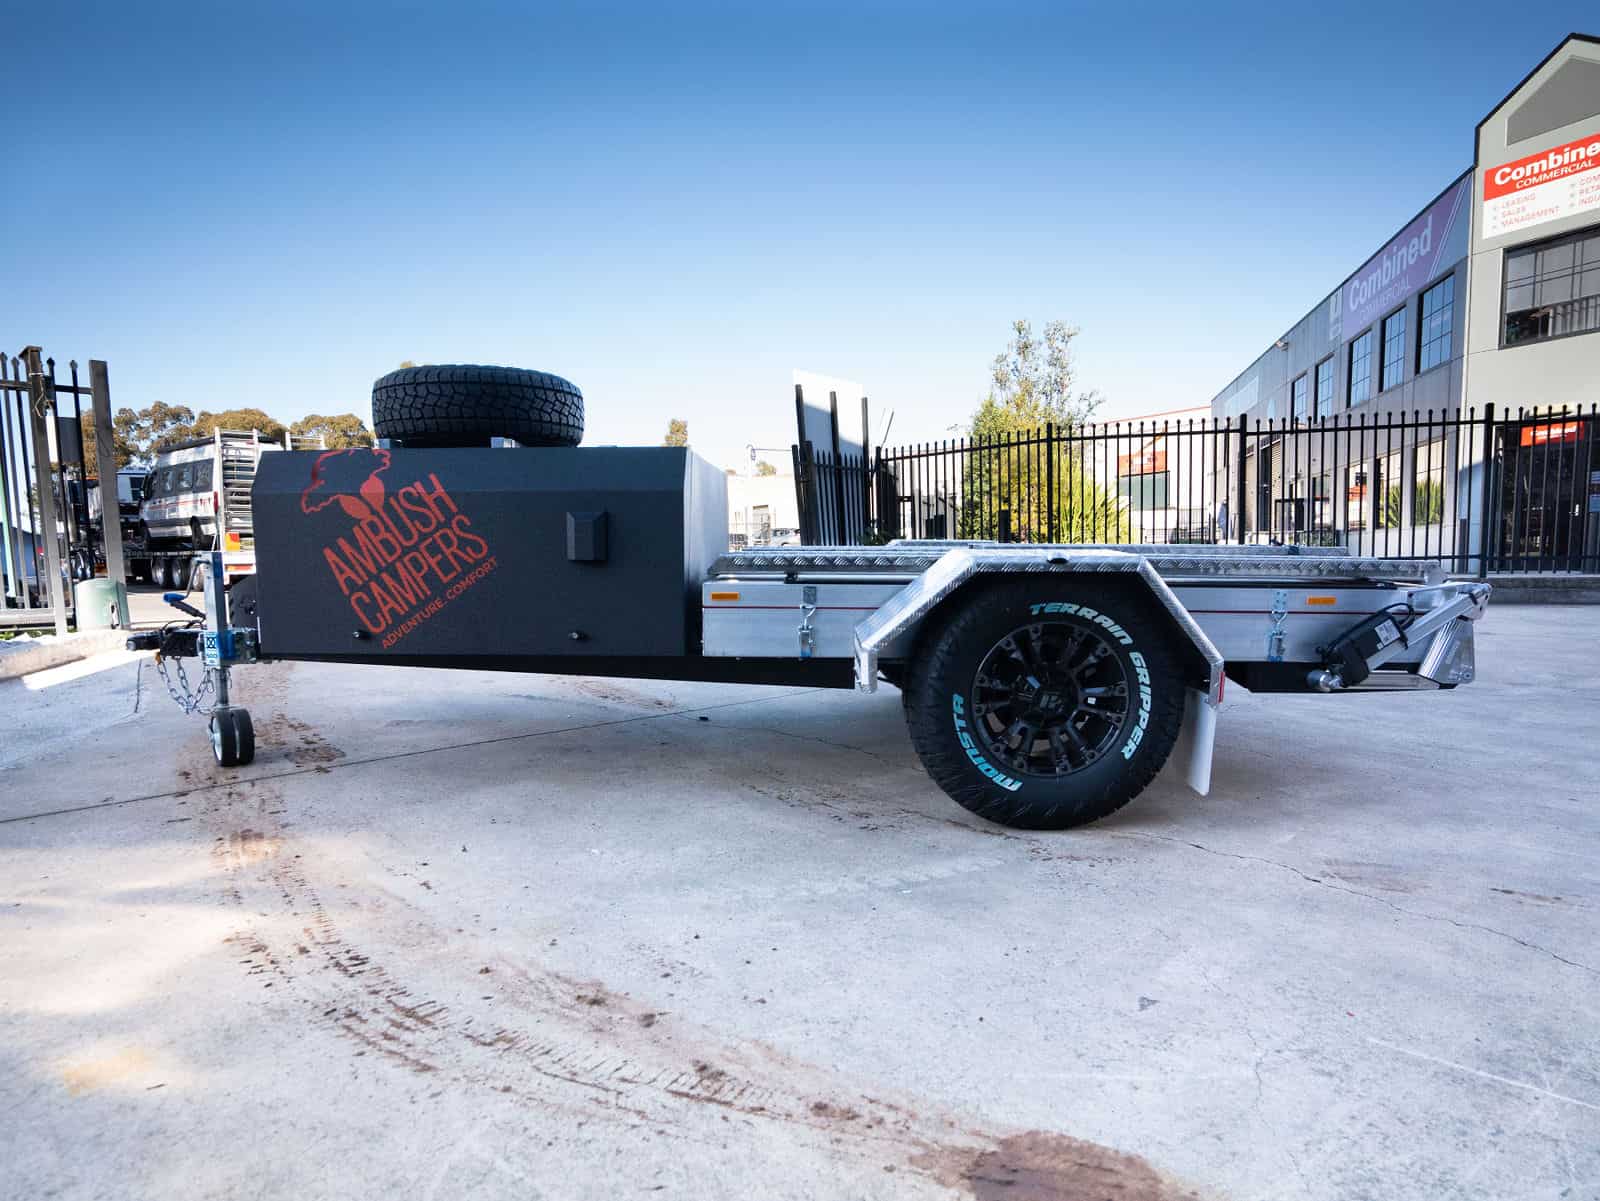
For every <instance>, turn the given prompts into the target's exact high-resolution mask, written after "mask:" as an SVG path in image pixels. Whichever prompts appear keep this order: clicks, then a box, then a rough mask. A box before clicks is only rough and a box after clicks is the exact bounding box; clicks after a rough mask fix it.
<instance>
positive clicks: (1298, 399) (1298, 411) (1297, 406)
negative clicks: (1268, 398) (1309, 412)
mask: <svg viewBox="0 0 1600 1201" xmlns="http://www.w3.org/2000/svg"><path fill="white" fill-rule="evenodd" d="M1289 397H1290V400H1291V402H1292V403H1291V404H1290V406H1289V413H1290V415H1291V416H1292V417H1293V418H1294V419H1295V420H1296V421H1303V420H1304V419H1305V417H1306V377H1305V376H1303V375H1302V376H1301V377H1300V378H1299V379H1297V380H1295V381H1294V383H1293V384H1291V385H1289Z"/></svg>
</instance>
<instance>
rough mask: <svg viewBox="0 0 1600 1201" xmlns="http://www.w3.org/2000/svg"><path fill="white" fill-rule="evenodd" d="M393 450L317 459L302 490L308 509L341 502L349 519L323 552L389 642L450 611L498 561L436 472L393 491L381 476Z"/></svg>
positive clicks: (363, 616)
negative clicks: (473, 529)
mask: <svg viewBox="0 0 1600 1201" xmlns="http://www.w3.org/2000/svg"><path fill="white" fill-rule="evenodd" d="M392 465H393V457H392V456H391V454H390V452H389V451H387V450H384V449H382V448H369V447H358V448H355V449H350V450H330V451H328V452H326V453H325V454H322V455H319V456H317V458H316V460H315V462H313V463H312V465H311V481H310V483H309V484H307V486H306V488H305V490H304V491H303V492H301V494H300V511H301V512H302V513H305V514H306V515H307V516H312V515H315V514H318V513H321V512H323V511H324V510H325V509H328V508H330V507H332V506H337V507H338V508H339V510H340V511H341V512H342V514H343V516H344V517H345V518H346V519H347V520H348V522H349V523H350V524H349V526H348V528H345V529H342V530H341V531H340V532H339V533H338V534H336V535H335V536H334V537H333V538H332V539H331V540H329V541H326V542H325V543H324V544H323V547H322V558H323V561H324V562H325V563H326V564H327V566H328V570H329V572H331V573H332V575H333V579H334V581H335V582H336V583H337V584H338V585H339V589H340V591H342V592H343V593H344V595H345V598H346V599H347V600H348V601H349V603H350V608H351V609H352V610H353V611H354V613H355V615H356V619H357V620H358V621H359V622H360V623H361V625H362V627H363V628H364V629H366V630H367V631H368V632H370V633H372V634H375V635H381V636H382V637H383V646H384V648H385V649H388V648H389V647H392V646H394V645H395V644H396V643H398V642H399V641H400V640H401V639H403V638H405V637H406V635H408V634H410V633H411V632H412V631H413V630H415V629H416V628H417V627H418V626H420V625H422V624H423V623H424V622H426V621H428V620H430V619H431V618H433V617H434V616H436V615H437V614H438V613H440V612H441V611H443V609H444V608H445V606H446V605H448V604H449V603H450V602H451V601H452V600H454V599H456V598H457V597H459V596H460V595H462V593H464V592H466V591H467V589H469V588H471V587H472V586H473V585H474V584H476V583H477V582H478V581H479V580H481V579H483V578H484V576H486V575H488V574H489V573H490V572H491V571H493V570H494V569H495V567H496V565H497V560H496V558H495V556H494V555H492V554H490V553H489V544H488V543H487V542H485V541H484V539H483V538H482V537H481V536H479V535H478V534H476V533H474V532H473V531H472V522H471V520H470V519H469V518H468V517H467V515H466V514H465V513H463V512H462V511H461V509H460V507H459V506H458V505H457V504H456V501H455V499H454V498H453V497H452V496H451V495H450V493H449V491H448V490H446V488H445V486H444V485H443V484H442V483H440V481H439V477H438V475H437V474H436V473H433V472H430V473H429V474H428V476H427V478H426V479H421V478H419V479H416V480H413V481H411V482H409V483H405V484H402V485H401V486H400V487H398V488H395V489H393V490H392V491H391V490H390V489H389V488H388V487H386V486H385V484H384V481H383V479H382V478H380V477H382V475H383V474H384V472H386V471H388V470H389V469H390V468H391V466H392Z"/></svg>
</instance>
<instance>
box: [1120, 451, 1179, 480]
mask: <svg viewBox="0 0 1600 1201" xmlns="http://www.w3.org/2000/svg"><path fill="white" fill-rule="evenodd" d="M1166 469H1167V452H1166V450H1165V448H1161V447H1157V446H1156V445H1155V444H1154V443H1152V444H1151V445H1149V446H1146V447H1145V448H1144V449H1143V450H1137V451H1134V452H1133V453H1132V454H1127V455H1118V456H1117V474H1118V475H1151V474H1153V473H1155V472H1158V471H1165V470H1166Z"/></svg>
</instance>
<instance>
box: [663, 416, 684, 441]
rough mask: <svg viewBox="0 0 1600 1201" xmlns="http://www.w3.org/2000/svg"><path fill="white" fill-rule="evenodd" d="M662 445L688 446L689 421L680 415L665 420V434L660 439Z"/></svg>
mask: <svg viewBox="0 0 1600 1201" xmlns="http://www.w3.org/2000/svg"><path fill="white" fill-rule="evenodd" d="M661 445H662V446H688V445H689V423H688V422H687V421H685V420H683V418H681V417H674V418H673V419H672V420H671V421H668V422H667V436H666V437H665V438H663V439H661Z"/></svg>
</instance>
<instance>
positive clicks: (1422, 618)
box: [129, 367, 1489, 829]
mask: <svg viewBox="0 0 1600 1201" xmlns="http://www.w3.org/2000/svg"><path fill="white" fill-rule="evenodd" d="M373 417H374V425H375V428H376V429H377V431H378V432H379V434H380V436H382V437H384V438H385V440H386V441H385V443H384V444H382V445H380V446H378V447H374V448H370V449H367V448H363V449H358V450H337V451H326V452H321V453H298V452H288V453H279V454H272V455H262V456H260V461H259V467H258V470H257V471H256V474H255V480H254V486H253V496H254V500H253V504H254V514H255V527H254V533H255V550H256V556H257V561H256V568H257V570H256V574H255V575H254V576H253V577H249V578H246V579H242V580H240V581H239V582H238V583H236V584H235V585H234V586H233V588H232V589H231V591H230V590H229V589H228V588H227V586H226V585H227V579H228V570H227V563H226V560H225V555H224V552H222V551H212V552H210V553H209V555H208V557H207V562H206V573H205V578H206V588H205V610H204V613H203V614H202V613H201V612H200V611H199V610H197V609H194V608H193V607H192V606H190V607H189V612H190V614H191V616H192V617H193V618H194V621H193V622H192V623H191V624H190V626H188V627H187V628H185V629H179V630H168V631H164V632H161V633H152V634H141V635H138V636H136V637H134V638H132V639H130V640H129V646H130V647H134V648H140V647H144V648H149V649H155V650H157V651H158V654H159V655H160V656H164V657H173V656H183V655H199V656H201V657H202V658H203V659H204V661H205V663H206V665H207V667H208V668H209V670H210V673H211V675H210V679H211V680H212V681H213V682H214V686H215V695H216V703H215V705H213V706H211V707H210V708H209V709H208V710H206V711H207V712H208V713H209V717H210V732H211V744H212V749H213V753H214V754H215V756H216V758H217V761H218V762H219V763H220V764H222V765H223V766H227V767H233V766H238V765H241V764H245V763H248V762H249V761H250V760H251V758H252V756H253V754H254V734H253V727H252V723H251V720H250V715H249V713H248V712H247V711H246V710H245V709H244V708H242V707H240V706H237V705H234V704H233V703H232V700H231V698H230V691H229V680H230V673H231V672H232V671H233V670H235V669H237V668H240V667H243V666H245V665H247V664H251V663H255V662H260V661H268V660H287V661H306V662H322V663H357V664H359V663H382V664H390V665H406V666H413V667H419V668H420V667H431V668H451V667H454V668H469V669H477V670H485V669H488V670H499V671H525V672H548V673H559V674H568V675H585V676H623V677H639V678H650V679H686V680H714V681H724V682H733V683H751V684H795V685H810V686H819V687H829V688H840V689H851V688H853V689H855V690H857V691H860V692H872V691H874V690H876V689H877V688H878V687H879V685H880V681H887V682H888V683H889V684H891V685H892V686H894V687H896V688H898V689H899V690H900V693H901V699H902V702H903V706H904V710H905V715H906V720H907V723H908V726H909V728H910V734H911V739H912V743H913V746H914V747H915V749H916V752H917V755H918V757H919V758H920V759H921V761H922V763H923V765H924V767H925V768H926V769H927V771H928V774H929V775H930V776H931V777H932V778H933V780H934V781H935V782H936V783H937V784H938V785H939V786H940V787H941V788H943V789H944V791H945V792H946V793H948V794H949V795H950V797H952V798H953V799H954V800H955V801H956V802H957V803H958V804H960V805H962V806H965V807H966V808H967V809H969V810H971V811H972V812H973V813H975V814H978V815H979V816H981V817H984V818H987V819H989V820H992V821H995V822H999V823H1001V824H1004V825H1010V826H1017V827H1025V828H1034V829H1053V828H1063V827H1069V826H1076V825H1080V824H1083V823H1085V822H1091V821H1094V820H1096V819H1097V818H1100V817H1103V816H1105V815H1107V814H1109V813H1111V812H1113V811H1114V810H1116V809H1118V808H1119V807H1121V806H1122V805H1123V804H1125V803H1126V802H1127V801H1129V800H1130V799H1131V798H1133V797H1134V796H1135V795H1137V794H1138V793H1139V792H1140V791H1141V790H1142V789H1143V788H1144V787H1145V786H1146V785H1147V784H1148V783H1149V782H1150V781H1151V780H1152V779H1153V778H1154V777H1155V776H1156V774H1157V773H1158V772H1159V771H1160V770H1161V769H1162V767H1163V765H1165V764H1166V763H1167V761H1168V759H1169V757H1170V756H1172V755H1173V754H1174V752H1175V749H1176V750H1177V753H1178V754H1179V756H1180V759H1179V766H1181V768H1182V770H1183V772H1184V775H1185V778H1186V779H1187V780H1188V781H1189V783H1190V784H1191V785H1192V786H1193V787H1194V788H1195V789H1197V790H1198V791H1200V792H1202V793H1203V792H1205V791H1206V790H1207V789H1208V788H1209V781H1210V764H1211V748H1212V745H1213V738H1214V733H1215V728H1216V715H1217V707H1218V705H1219V704H1220V702H1221V700H1222V695H1223V688H1224V682H1225V679H1227V678H1231V679H1232V680H1233V681H1234V682H1235V683H1237V684H1240V685H1243V686H1244V687H1246V688H1248V689H1249V690H1251V691H1254V692H1265V693H1310V694H1319V695H1325V694H1335V693H1355V692H1368V691H1375V690H1410V691H1429V692H1431V691H1448V690H1450V689H1453V688H1456V687H1458V686H1460V685H1462V684H1466V683H1470V682H1471V680H1472V679H1473V675H1474V660H1473V637H1472V632H1473V623H1474V622H1475V621H1476V620H1477V619H1478V618H1479V617H1481V616H1482V615H1483V613H1484V612H1485V609H1486V607H1487V604H1488V600H1489V586H1488V585H1487V584H1483V583H1478V582H1450V581H1448V580H1447V579H1446V578H1445V573H1444V571H1443V570H1442V568H1441V567H1440V565H1439V564H1437V563H1426V562H1416V561H1408V560H1389V559H1372V558H1362V557H1358V556H1355V555H1351V554H1350V553H1348V552H1347V551H1345V550H1343V549H1342V548H1305V549H1301V548H1297V547H1288V546H1284V547H1275V546H1225V545H1209V546H1207V545H1190V544H1185V545H1141V546H1080V545H1059V546H1039V545H1027V546H1023V545H1002V544H998V543H990V542H972V541H967V542H958V541H938V542H910V541H902V542H893V543H890V544H889V545H887V546H881V547H864V546H793V547H788V546H786V547H762V548H750V549H746V550H740V551H736V552H732V553H730V552H728V551H727V549H726V548H727V546H728V529H727V512H728V510H727V502H726V495H725V487H726V485H725V482H724V477H723V474H722V472H720V471H718V470H717V469H716V468H714V467H712V466H711V465H710V464H708V463H706V462H705V461H704V460H702V459H700V458H699V457H698V456H696V455H695V454H694V453H693V452H692V451H690V450H687V449H684V448H677V447H637V448H636V447H580V446H579V445H578V442H579V440H580V438H581V434H582V425H583V407H582V396H581V394H580V393H579V392H578V390H577V389H576V388H575V387H573V386H572V385H571V384H569V383H568V382H567V381H565V380H563V379H560V378H559V377H556V376H550V375H545V374H542V373H538V372H524V371H514V370H510V369H503V368H482V367H432V368H414V369H408V370H403V371H398V372H394V373H391V374H390V375H388V376H385V377H384V378H382V379H380V380H379V381H378V382H377V384H376V386H375V388H374V392H373ZM504 439H510V440H512V441H513V442H514V443H515V444H516V446H518V447H519V449H515V450H511V451H506V450H491V449H488V448H489V447H490V445H491V443H492V442H493V441H494V440H504ZM1341 713H1342V710H1341ZM1342 719H1343V720H1345V721H1352V722H1353V721H1359V720H1360V717H1359V715H1356V714H1350V715H1345V716H1344V717H1343V718H1342ZM1332 720H1334V721H1335V722H1337V721H1338V720H1340V717H1339V716H1334V717H1333V718H1332ZM1419 720H1422V719H1420V718H1419Z"/></svg>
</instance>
